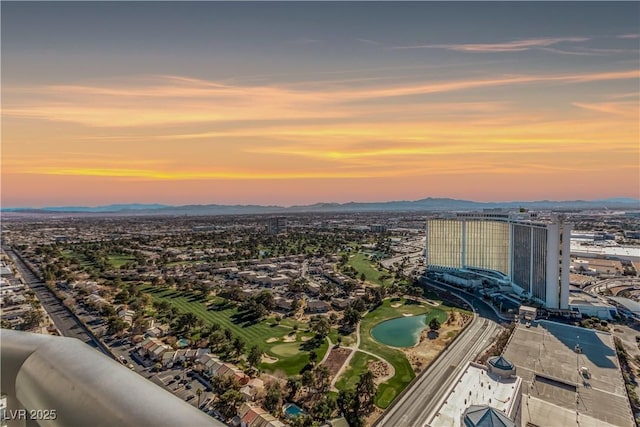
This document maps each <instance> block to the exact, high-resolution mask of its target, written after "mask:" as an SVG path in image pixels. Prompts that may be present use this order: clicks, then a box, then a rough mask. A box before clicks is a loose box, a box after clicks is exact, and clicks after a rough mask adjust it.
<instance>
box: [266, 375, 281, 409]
mask: <svg viewBox="0 0 640 427" xmlns="http://www.w3.org/2000/svg"><path fill="white" fill-rule="evenodd" d="M264 408H265V409H266V410H267V411H269V412H271V413H272V414H273V415H275V416H278V414H279V412H280V410H281V408H282V390H280V383H279V382H277V381H276V382H273V383H271V384H269V385H268V386H267V395H266V397H265V399H264Z"/></svg>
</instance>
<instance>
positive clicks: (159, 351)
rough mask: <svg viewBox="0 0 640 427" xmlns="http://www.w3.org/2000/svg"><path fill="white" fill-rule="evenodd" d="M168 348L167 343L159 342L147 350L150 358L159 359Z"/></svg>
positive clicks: (169, 348)
mask: <svg viewBox="0 0 640 427" xmlns="http://www.w3.org/2000/svg"><path fill="white" fill-rule="evenodd" d="M170 350H171V347H169V346H168V345H166V344H160V345H157V346H154V347H152V348H151V351H149V357H150V358H151V360H161V359H162V355H163V354H164V353H166V352H167V351H170Z"/></svg>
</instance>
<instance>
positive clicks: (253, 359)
mask: <svg viewBox="0 0 640 427" xmlns="http://www.w3.org/2000/svg"><path fill="white" fill-rule="evenodd" d="M260 360H262V350H260V347H258V346H257V345H254V346H253V347H251V348H250V349H249V354H248V355H247V363H249V366H251V367H252V368H255V367H257V366H258V364H259V363H260Z"/></svg>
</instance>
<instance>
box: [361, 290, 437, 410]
mask: <svg viewBox="0 0 640 427" xmlns="http://www.w3.org/2000/svg"><path fill="white" fill-rule="evenodd" d="M397 304H400V306H399V307H392V305H397ZM442 308H443V309H440V308H436V307H432V306H430V305H428V304H419V303H416V302H414V301H411V300H405V299H404V298H402V299H395V300H386V301H384V302H383V304H382V305H381V306H380V307H378V308H376V309H375V310H373V311H371V312H369V313H368V314H367V315H366V316H365V317H364V318H363V319H362V323H361V325H360V348H361V349H363V350H368V351H370V352H371V353H374V354H377V355H379V356H380V357H382V358H383V359H385V360H387V361H388V362H389V363H391V364H392V365H393V367H394V369H395V375H394V376H393V377H392V378H391V379H390V380H389V381H387V382H385V383H383V384H380V386H379V387H378V393H377V395H376V405H377V406H379V407H380V408H383V409H384V408H386V407H388V406H389V405H390V404H391V402H392V401H393V399H395V397H396V396H397V395H398V393H400V392H401V391H402V390H404V388H405V387H406V386H407V384H409V382H411V380H412V379H413V378H414V377H415V374H414V372H413V369H412V368H411V365H410V364H409V361H408V360H407V358H406V357H405V355H404V353H403V352H402V351H400V350H396V349H394V348H391V347H388V346H386V345H384V344H381V343H379V342H377V341H376V340H374V339H373V337H372V336H371V329H373V327H374V326H376V325H377V324H378V323H380V322H382V321H384V320H388V319H393V318H395V317H399V316H402V315H403V314H405V313H406V314H414V315H416V314H426V315H427V318H426V323H427V324H428V323H429V321H430V320H431V319H432V318H434V317H436V318H437V319H438V320H440V322H444V321H445V320H446V319H447V312H446V311H445V310H444V309H445V307H442ZM446 309H448V307H446Z"/></svg>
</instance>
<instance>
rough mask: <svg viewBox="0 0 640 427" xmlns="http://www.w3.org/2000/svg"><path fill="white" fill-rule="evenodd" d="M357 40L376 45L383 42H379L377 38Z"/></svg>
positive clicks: (380, 44)
mask: <svg viewBox="0 0 640 427" xmlns="http://www.w3.org/2000/svg"><path fill="white" fill-rule="evenodd" d="M356 40H357V41H359V42H361V43H365V44H372V45H374V46H382V43H380V42H377V41H375V40H370V39H356Z"/></svg>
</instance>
